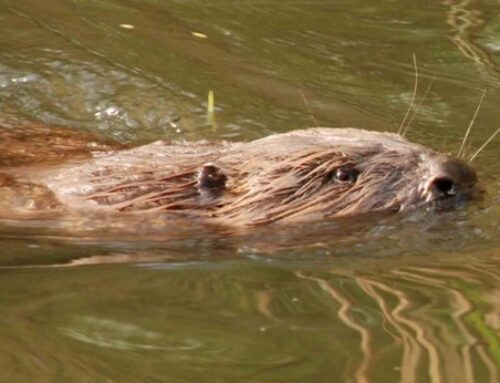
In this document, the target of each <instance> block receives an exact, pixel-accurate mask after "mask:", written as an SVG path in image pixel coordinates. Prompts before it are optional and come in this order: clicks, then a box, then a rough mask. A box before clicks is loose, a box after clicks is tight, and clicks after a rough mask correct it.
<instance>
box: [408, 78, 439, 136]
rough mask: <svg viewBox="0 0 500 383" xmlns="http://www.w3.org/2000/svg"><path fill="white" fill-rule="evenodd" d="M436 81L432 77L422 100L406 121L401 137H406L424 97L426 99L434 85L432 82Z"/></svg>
mask: <svg viewBox="0 0 500 383" xmlns="http://www.w3.org/2000/svg"><path fill="white" fill-rule="evenodd" d="M435 80H436V78H435V77H433V78H432V79H431V81H430V83H429V85H427V88H426V89H425V92H424V95H423V96H422V98H421V99H420V101H419V103H418V104H417V106H416V107H415V108H414V110H413V113H412V116H411V117H410V119H409V120H408V124H406V127H405V129H404V130H403V132H402V133H401V135H402V136H403V137H404V136H406V133H407V132H408V129H409V128H410V126H411V123H412V122H413V120H414V119H415V117H417V115H418V111H419V110H420V108H421V107H422V105H423V103H424V101H425V99H426V97H427V94H428V93H429V92H430V90H431V89H432V85H433V84H434V81H435Z"/></svg>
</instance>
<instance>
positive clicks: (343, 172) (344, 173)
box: [332, 168, 358, 183]
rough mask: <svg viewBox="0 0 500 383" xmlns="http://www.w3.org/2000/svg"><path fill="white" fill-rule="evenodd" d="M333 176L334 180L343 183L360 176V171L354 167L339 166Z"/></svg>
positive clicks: (352, 180)
mask: <svg viewBox="0 0 500 383" xmlns="http://www.w3.org/2000/svg"><path fill="white" fill-rule="evenodd" d="M332 178H333V180H334V181H338V182H342V183H345V182H354V181H356V178H358V172H357V170H355V169H353V168H337V169H335V170H334V172H333V174H332Z"/></svg>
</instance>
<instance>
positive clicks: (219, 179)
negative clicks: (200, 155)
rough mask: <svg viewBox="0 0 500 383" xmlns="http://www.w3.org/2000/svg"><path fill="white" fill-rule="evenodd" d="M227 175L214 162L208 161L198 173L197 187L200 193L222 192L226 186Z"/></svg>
mask: <svg viewBox="0 0 500 383" xmlns="http://www.w3.org/2000/svg"><path fill="white" fill-rule="evenodd" d="M226 181H227V176H226V174H224V171H223V170H222V169H221V168H220V167H219V166H217V165H215V164H213V163H206V164H204V165H203V166H202V167H201V170H200V172H199V173H198V182H197V185H196V186H197V187H198V190H199V191H200V193H203V194H206V193H215V194H217V193H220V192H222V191H223V190H224V189H225V188H226Z"/></svg>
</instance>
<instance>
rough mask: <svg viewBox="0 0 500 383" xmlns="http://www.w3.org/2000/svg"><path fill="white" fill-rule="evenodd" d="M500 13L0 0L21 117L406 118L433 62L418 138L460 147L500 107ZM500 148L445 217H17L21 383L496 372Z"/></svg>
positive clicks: (12, 321) (172, 127) (141, 122)
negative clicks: (224, 222) (174, 223)
mask: <svg viewBox="0 0 500 383" xmlns="http://www.w3.org/2000/svg"><path fill="white" fill-rule="evenodd" d="M499 11H500V4H498V2H495V1H483V2H469V1H458V0H457V1H453V0H446V1H442V2H431V3H425V4H423V3H421V2H411V1H398V2H393V1H321V0H318V1H312V0H311V1H299V0H297V1H290V0H287V1H279V2H277V1H267V0H262V1H257V0H255V1H248V2H236V1H234V2H231V1H225V0H213V1H210V2H208V3H207V2H203V1H199V0H192V1H176V0H143V1H135V0H121V1H120V0H100V1H88V0H87V1H81V0H72V1H68V0H67V1H62V0H51V1H44V2H40V1H36V0H23V1H22V2H20V1H11V0H0V26H1V31H2V33H1V34H0V111H1V112H2V115H15V116H17V117H18V118H20V119H22V120H23V121H32V120H36V121H42V122H44V123H47V124H55V125H62V126H65V127H69V128H71V129H73V131H75V132H80V133H82V134H84V133H90V134H94V135H97V136H98V137H99V139H100V140H102V141H105V140H118V141H120V142H123V143H126V144H138V143H143V142H149V141H152V140H155V139H159V138H164V139H213V140H217V139H229V140H250V139H254V138H257V137H262V136H265V135H267V134H270V133H274V132H285V131H289V130H292V129H298V128H303V127H305V126H314V125H326V126H356V127H363V128H368V129H373V130H392V131H395V130H397V129H398V127H399V124H400V122H401V121H402V120H403V117H404V115H405V113H406V110H407V107H408V104H409V102H410V100H411V98H412V92H413V85H414V66H413V54H415V56H416V58H417V64H418V73H419V76H418V85H419V95H418V97H417V104H420V103H421V105H420V107H419V109H418V115H417V116H416V117H415V118H414V120H413V121H412V124H411V128H410V130H409V132H408V136H409V137H410V138H411V139H412V140H413V141H416V142H420V143H422V144H425V145H427V146H431V147H433V148H436V149H439V150H441V151H449V152H452V153H456V152H457V151H458V147H459V146H460V142H461V140H462V137H463V135H464V132H465V130H466V128H467V126H468V124H469V122H470V121H471V118H472V116H473V114H474V111H475V109H476V107H477V104H478V102H479V99H480V97H481V94H482V93H483V91H486V92H487V93H486V96H485V99H484V102H483V104H482V106H481V109H480V111H479V114H478V117H477V119H476V121H475V124H474V129H473V132H472V137H473V141H472V143H471V148H468V153H472V152H473V148H477V147H479V145H480V144H481V143H483V142H484V141H485V140H486V139H487V138H488V137H489V136H490V135H491V134H492V133H493V131H494V130H495V129H496V128H497V127H498V121H499V120H500V110H499V109H498V107H497V105H498V103H499V102H500V75H499V70H498V60H499V59H500V55H499V50H500V33H499V30H500V29H499V28H500V23H499V18H498V14H499ZM131 26H132V28H131ZM431 84H432V87H431V88H430V90H429V91H428V93H427V94H426V96H425V99H423V100H422V96H423V95H424V93H425V90H426V88H427V87H428V86H430V85H431ZM209 90H213V91H214V92H215V105H216V111H215V122H214V121H207V116H206V108H207V94H208V91H209ZM18 129H24V128H23V127H22V126H19V127H18ZM47 139H49V138H47ZM6 142H7V141H6V140H5V139H4V141H3V142H0V146H2V148H3V152H4V153H6V152H8V150H11V149H12V147H11V145H9V144H7V143H6ZM77 142H78V141H77ZM499 148H500V141H499V140H498V139H497V140H495V141H494V142H493V143H491V144H490V146H488V147H487V148H486V149H485V150H484V152H483V153H482V154H481V155H480V156H479V157H478V158H477V160H475V161H474V162H475V166H476V168H477V169H478V172H479V174H480V177H481V179H482V181H483V183H484V185H485V186H486V188H487V190H488V197H487V198H486V200H485V201H483V202H482V203H480V204H475V205H472V206H468V207H464V208H462V209H459V210H457V211H452V212H446V213H442V214H434V213H428V212H415V213H411V214H408V215H400V216H397V217H394V216H391V217H371V218H370V219H369V220H368V221H367V220H366V219H364V218H363V219H353V220H346V221H340V222H323V223H315V224H309V225H305V226H296V227H287V228H279V229H278V228H266V229H256V230H251V231H241V230H233V229H228V228H220V227H215V228H214V227H210V228H207V227H203V225H201V226H196V227H194V226H193V225H192V223H190V222H189V221H188V222H186V224H185V225H183V226H181V227H176V228H175V230H174V229H172V228H169V227H168V224H167V225H165V224H164V223H158V222H156V221H155V222H140V221H139V222H130V221H111V222H108V221H100V223H99V225H101V226H99V225H98V224H97V223H96V222H93V221H92V218H89V220H88V221H85V222H82V221H78V222H63V223H62V222H60V221H57V220H53V221H51V220H48V219H47V220H38V221H32V222H29V223H26V222H16V221H4V222H1V223H0V249H1V250H0V253H1V257H0V266H1V268H0V278H1V280H2V290H1V292H0V311H1V312H2V316H1V319H0V321H1V325H0V381H5V382H26V381H30V380H31V381H37V382H44V381H47V382H68V381H71V382H192V381H203V382H226V381H227V382H229V381H231V382H232V381H244V382H295V381H296V382H308V381H311V382H318V381H321V382H322V381H333V382H339V381H346V382H399V381H403V382H498V381H500V376H499V375H500V368H499V366H500V336H499V334H500V290H499V287H500V284H499V275H500V258H499V254H500V241H499V239H498V238H500V235H499V233H500V227H499V217H500V210H499V207H498V206H499V204H498V202H499V200H500V192H499V190H500V188H499V186H500V179H499V176H498V175H499V173H500V165H499V161H498V159H499V157H498V153H499ZM47 155H48V154H47ZM77 225H79V226H78V230H76V228H77Z"/></svg>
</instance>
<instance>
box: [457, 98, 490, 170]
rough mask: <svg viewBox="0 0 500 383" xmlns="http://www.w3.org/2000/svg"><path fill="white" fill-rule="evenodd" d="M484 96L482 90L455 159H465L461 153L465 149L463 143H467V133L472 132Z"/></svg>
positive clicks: (463, 153)
mask: <svg viewBox="0 0 500 383" xmlns="http://www.w3.org/2000/svg"><path fill="white" fill-rule="evenodd" d="M485 95H486V90H483V93H482V94H481V98H480V99H479V104H477V107H476V110H475V112H474V115H473V116H472V119H471V120H470V123H469V127H468V128H467V130H466V131H465V134H464V138H463V139H462V144H461V145H460V148H459V149H458V153H457V158H463V157H465V152H463V150H464V149H465V143H466V142H467V138H468V137H469V133H470V131H471V130H472V126H473V125H474V122H475V121H476V118H477V114H478V113H479V109H481V105H482V104H483V100H484V96H485ZM469 162H470V160H469Z"/></svg>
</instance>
